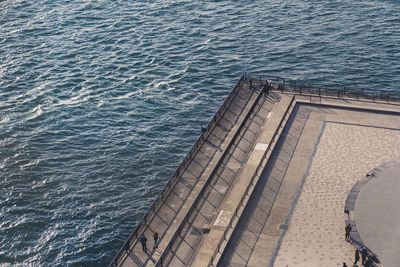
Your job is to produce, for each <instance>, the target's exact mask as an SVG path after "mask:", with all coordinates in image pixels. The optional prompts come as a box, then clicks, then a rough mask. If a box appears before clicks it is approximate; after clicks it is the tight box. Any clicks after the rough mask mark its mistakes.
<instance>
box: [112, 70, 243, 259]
mask: <svg viewBox="0 0 400 267" xmlns="http://www.w3.org/2000/svg"><path fill="white" fill-rule="evenodd" d="M243 82H244V76H243V75H242V76H241V78H240V79H239V80H238V82H237V83H236V85H235V86H234V87H233V89H232V90H231V92H230V93H229V95H228V96H227V97H226V98H225V100H224V102H223V103H222V105H221V106H220V107H219V109H218V111H217V112H216V113H215V115H214V116H213V117H212V119H211V120H210V122H209V123H208V125H207V127H206V130H205V131H202V132H201V134H200V136H199V137H198V138H197V140H196V142H195V143H194V144H193V146H192V148H191V149H190V150H189V152H188V153H187V154H186V156H185V158H184V159H183V160H182V161H181V163H180V164H179V166H178V168H177V169H176V171H175V172H174V174H173V175H172V177H171V178H170V179H169V180H168V182H167V183H166V185H165V186H164V188H163V190H162V191H161V192H160V193H159V194H158V196H157V198H156V199H155V201H154V202H153V204H152V205H151V207H150V208H149V209H148V210H147V212H146V214H145V215H144V216H143V217H142V219H141V220H140V221H139V222H138V223H137V224H136V226H135V229H134V230H133V231H132V232H131V234H130V235H129V237H128V239H127V240H126V241H125V242H124V244H123V245H122V247H121V248H120V249H119V250H118V253H117V254H116V255H115V256H114V258H113V260H112V261H111V263H110V264H109V266H110V267H111V266H118V261H119V258H120V257H121V256H122V254H123V253H124V251H126V250H128V249H129V246H130V242H131V241H132V240H133V239H134V238H138V236H140V235H139V234H138V232H139V230H140V228H141V227H142V226H144V225H147V221H148V219H149V217H150V216H151V215H152V214H155V212H156V210H157V209H158V208H159V207H156V206H157V205H158V204H161V203H163V202H164V199H165V196H166V195H167V194H169V193H170V192H171V189H172V187H173V186H174V185H175V184H176V183H177V182H178V177H179V176H180V174H182V173H183V171H184V170H185V169H186V167H187V166H188V165H189V161H191V160H192V158H193V155H194V154H196V153H197V151H198V150H199V147H201V146H202V145H203V144H204V141H205V140H206V138H207V136H208V135H209V134H210V132H211V129H213V128H214V127H215V125H216V124H217V122H218V121H219V120H220V119H221V117H222V115H223V114H224V113H225V111H226V110H227V109H228V107H229V105H230V104H231V103H232V101H233V99H234V97H235V95H236V94H237V92H238V90H239V89H240V88H241V86H242V83H243ZM160 206H161V205H160Z"/></svg>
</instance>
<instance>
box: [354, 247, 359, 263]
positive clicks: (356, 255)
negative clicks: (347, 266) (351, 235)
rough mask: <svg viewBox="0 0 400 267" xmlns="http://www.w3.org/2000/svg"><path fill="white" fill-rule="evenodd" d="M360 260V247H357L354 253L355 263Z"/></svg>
mask: <svg viewBox="0 0 400 267" xmlns="http://www.w3.org/2000/svg"><path fill="white" fill-rule="evenodd" d="M359 260H360V253H359V252H358V249H356V254H355V255H354V264H353V265H356V264H357V262H358V261H359Z"/></svg>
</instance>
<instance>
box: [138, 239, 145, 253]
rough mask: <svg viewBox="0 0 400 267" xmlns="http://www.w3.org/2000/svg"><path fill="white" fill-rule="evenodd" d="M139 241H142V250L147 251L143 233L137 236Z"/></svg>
mask: <svg viewBox="0 0 400 267" xmlns="http://www.w3.org/2000/svg"><path fill="white" fill-rule="evenodd" d="M139 241H140V243H142V249H143V251H144V252H146V251H147V247H146V242H147V238H146V236H145V235H142V236H141V237H140V238H139Z"/></svg>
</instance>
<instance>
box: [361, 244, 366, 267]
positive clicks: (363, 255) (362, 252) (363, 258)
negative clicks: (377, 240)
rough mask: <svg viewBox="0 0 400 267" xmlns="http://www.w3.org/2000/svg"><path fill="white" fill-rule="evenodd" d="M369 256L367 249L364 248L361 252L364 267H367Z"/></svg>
mask: <svg viewBox="0 0 400 267" xmlns="http://www.w3.org/2000/svg"><path fill="white" fill-rule="evenodd" d="M367 255H368V252H367V249H366V248H365V247H363V248H362V250H361V263H362V264H363V265H365V261H366V260H367Z"/></svg>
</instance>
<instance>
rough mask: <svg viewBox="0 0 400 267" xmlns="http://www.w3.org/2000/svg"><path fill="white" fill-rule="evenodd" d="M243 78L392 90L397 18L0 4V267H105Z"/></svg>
mask: <svg viewBox="0 0 400 267" xmlns="http://www.w3.org/2000/svg"><path fill="white" fill-rule="evenodd" d="M245 71H246V72H253V73H257V74H269V75H279V76H282V77H285V78H290V79H300V80H306V79H307V80H311V81H313V82H321V83H335V84H346V85H353V86H359V87H368V88H373V89H381V88H384V89H394V90H400V87H399V82H400V4H399V3H398V1H377V0H376V1H327V0H324V1H311V0H308V1H307V0H304V1H299V0H293V1H283V0H275V1H274V0H273V1H165V0H162V1H161V0H155V1H115V0H103V1H90V0H87V1H83V0H82V1H56V0H47V1H45V0H37V1H23V0H19V1H17V0H6V1H0V192H1V194H0V236H1V238H0V264H1V263H4V264H6V265H8V264H12V265H14V264H21V265H42V266H54V265H85V266H89V265H106V264H108V263H109V262H110V261H111V259H112V258H113V256H114V254H115V253H116V252H117V250H118V249H119V247H120V246H121V245H122V244H123V242H124V241H125V239H126V238H127V237H128V235H129V233H130V232H131V231H132V229H133V228H134V226H135V224H136V222H137V221H138V220H139V219H140V218H141V216H142V215H143V214H144V212H145V211H146V209H147V207H149V205H150V204H151V202H152V200H153V199H154V198H155V197H156V195H157V193H158V192H160V190H161V189H162V187H163V185H164V183H165V182H166V181H167V180H168V179H169V177H170V176H171V175H172V173H173V171H174V170H175V168H176V167H177V166H178V164H179V162H180V161H181V159H182V158H183V157H184V155H185V154H186V153H187V151H188V150H189V148H190V146H191V145H192V144H193V142H194V141H195V139H196V138H197V136H198V135H199V133H200V127H201V126H204V125H206V123H207V122H208V120H209V119H210V118H211V117H212V115H213V114H214V112H215V111H216V110H217V109H218V107H219V105H220V103H221V102H222V101H223V99H224V98H225V96H226V95H227V94H228V92H229V91H230V89H231V88H232V87H233V85H234V84H235V83H236V81H237V79H238V78H239V77H240V75H241V74H242V73H243V72H245Z"/></svg>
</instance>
